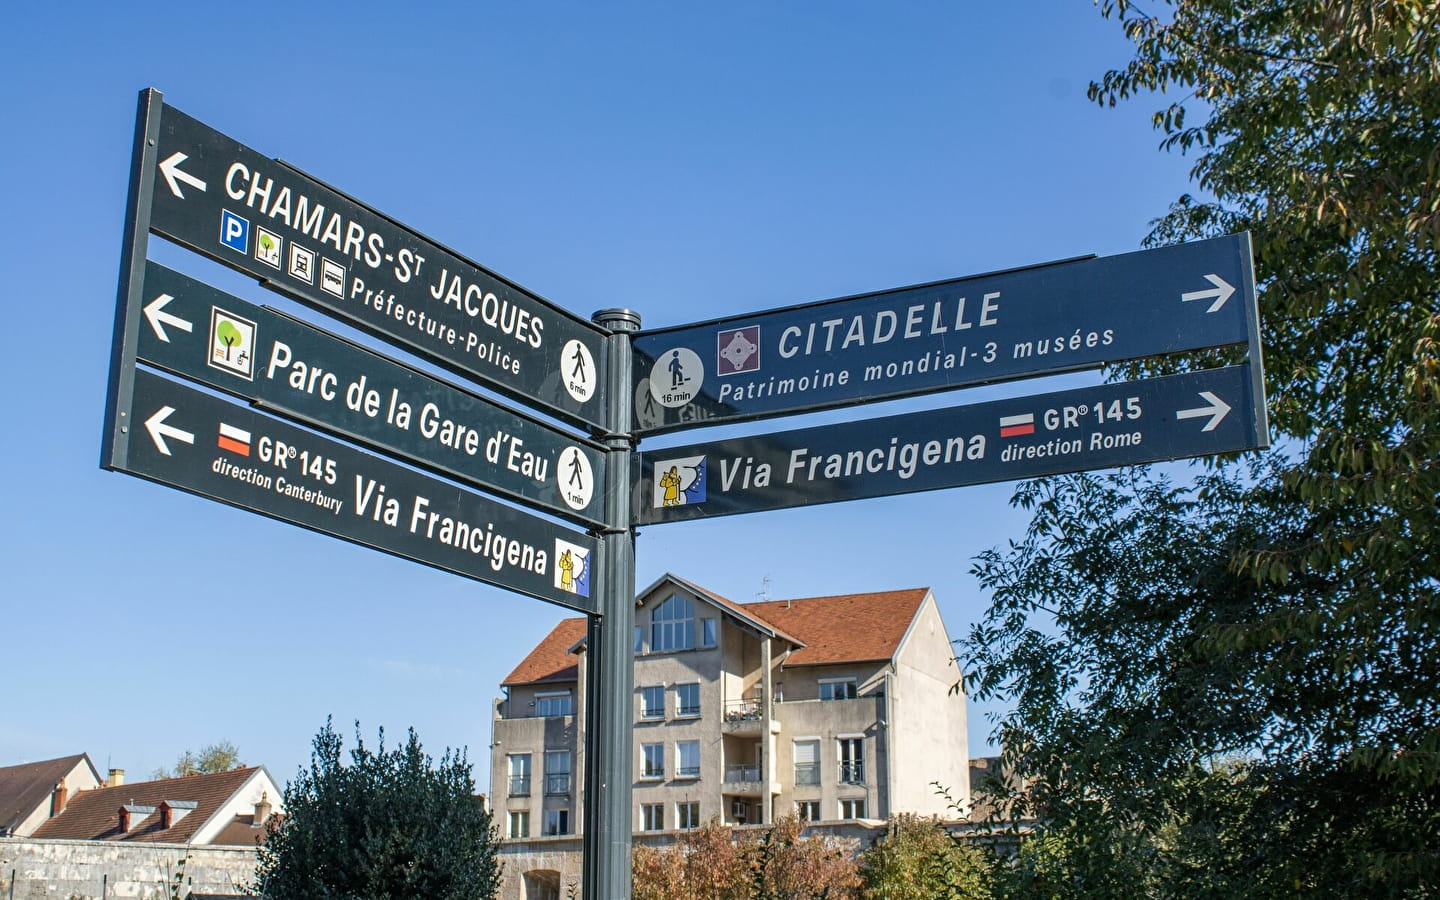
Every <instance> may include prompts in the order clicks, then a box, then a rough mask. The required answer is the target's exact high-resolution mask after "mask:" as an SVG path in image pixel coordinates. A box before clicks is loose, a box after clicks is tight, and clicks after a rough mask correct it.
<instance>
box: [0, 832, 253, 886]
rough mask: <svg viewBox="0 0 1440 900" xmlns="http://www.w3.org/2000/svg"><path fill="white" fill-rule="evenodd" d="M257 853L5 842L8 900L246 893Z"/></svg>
mask: <svg viewBox="0 0 1440 900" xmlns="http://www.w3.org/2000/svg"><path fill="white" fill-rule="evenodd" d="M256 860H257V856H256V851H255V850H253V849H248V848H244V847H187V846H186V845H184V844H131V843H116V842H114V841H37V840H34V839H31V838H0V898H4V900H11V898H13V900H41V898H45V900H119V898H125V900H165V898H169V897H172V896H176V894H175V893H173V892H174V890H175V886H176V883H177V876H180V877H181V879H182V880H181V882H180V883H181V885H182V887H181V890H180V891H179V892H178V896H180V897H182V898H183V897H186V896H188V895H189V894H190V893H192V892H193V893H196V894H211V895H214V894H218V895H227V894H228V895H242V894H244V893H245V886H246V885H248V884H249V883H250V881H251V880H252V879H253V878H254V876H255V864H256Z"/></svg>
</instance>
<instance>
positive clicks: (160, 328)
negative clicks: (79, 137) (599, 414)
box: [137, 260, 605, 526]
mask: <svg viewBox="0 0 1440 900" xmlns="http://www.w3.org/2000/svg"><path fill="white" fill-rule="evenodd" d="M142 297H143V298H146V299H147V301H148V302H146V303H145V305H144V307H143V308H144V314H145V318H146V326H147V327H144V328H142V329H141V330H140V335H139V340H138V343H137V356H138V358H139V359H141V360H143V361H145V362H147V363H150V364H152V365H155V366H159V367H160V368H162V369H166V370H168V371H171V372H174V373H176V374H178V375H183V376H185V377H186V378H189V379H191V380H193V381H198V382H200V383H202V384H206V385H209V386H210V387H214V388H218V389H220V390H222V391H225V392H227V393H230V394H234V395H236V396H239V397H244V398H246V399H247V400H253V401H255V402H256V403H258V404H260V405H261V406H262V407H265V408H267V409H270V410H275V411H278V412H281V413H284V414H285V415H287V416H289V417H291V418H295V419H299V420H300V421H302V422H305V423H307V424H311V425H314V426H316V427H318V428H321V429H323V430H325V431H329V432H332V433H335V434H338V435H340V436H342V437H347V438H353V439H355V440H358V441H359V442H361V443H363V444H365V445H367V446H370V447H373V448H375V449H377V450H383V451H386V452H389V453H391V454H393V455H395V456H397V457H398V458H400V459H401V460H403V461H405V462H408V463H411V464H414V465H418V466H421V467H423V468H427V469H430V470H432V471H435V472H439V473H441V474H444V475H449V476H450V477H452V478H458V479H460V480H461V481H465V482H468V483H470V484H473V485H476V486H478V487H482V488H486V489H489V490H494V491H498V492H500V493H502V494H504V495H506V496H508V497H510V498H512V499H516V500H520V501H522V502H525V503H530V504H533V505H536V506H539V507H541V508H542V509H544V510H546V511H548V512H553V513H556V514H558V515H561V516H564V517H566V518H568V519H572V520H574V521H577V522H580V523H581V524H584V525H589V526H595V525H600V524H603V518H604V517H603V515H602V510H601V506H602V504H603V498H604V496H605V483H604V478H605V474H604V473H605V458H604V453H603V451H602V450H601V449H600V448H599V447H598V446H596V445H595V444H592V443H591V442H589V441H586V440H582V439H580V438H578V437H575V436H572V435H570V434H568V433H567V432H565V431H564V430H562V429H560V428H557V427H554V426H551V425H547V424H545V423H543V422H540V421H539V420H537V419H533V418H531V417H529V416H525V415H523V414H522V413H520V412H517V411H515V410H512V409H509V408H507V407H505V406H502V405H500V404H497V403H494V402H492V401H490V400H487V399H485V398H483V397H480V396H477V395H475V394H472V393H470V392H468V391H463V390H461V389H459V388H457V387H453V386H451V385H449V384H446V383H444V382H442V381H439V380H438V379H435V378H432V377H430V376H428V375H425V374H423V373H421V372H417V371H416V370H414V369H412V368H410V367H409V366H405V365H402V364H400V363H399V362H396V361H395V360H393V359H390V358H388V357H385V356H381V355H380V354H377V353H374V352H372V351H369V350H366V349H364V348H362V347H359V346H356V345H355V344H352V343H350V342H349V341H346V340H343V339H341V338H338V337H334V336H332V335H329V334H326V333H325V332H323V331H320V330H318V329H316V328H313V327H311V326H310V325H307V324H305V323H303V322H300V321H298V320H296V319H292V318H290V317H289V316H285V315H282V314H280V313H278V312H275V311H274V310H271V309H266V308H264V307H259V306H255V305H253V304H250V303H247V302H245V301H244V300H241V299H240V298H239V297H235V296H233V295H231V294H227V293H225V292H223V291H220V290H217V289H216V288H213V287H211V286H209V285H207V284H203V283H202V282H199V281H196V280H195V279H193V278H190V277H189V276H187V275H182V274H181V273H179V272H176V271H174V270H172V269H168V268H166V267H165V266H162V265H160V264H159V263H157V262H154V261H153V260H147V261H146V263H145V281H144V293H143V294H142Z"/></svg>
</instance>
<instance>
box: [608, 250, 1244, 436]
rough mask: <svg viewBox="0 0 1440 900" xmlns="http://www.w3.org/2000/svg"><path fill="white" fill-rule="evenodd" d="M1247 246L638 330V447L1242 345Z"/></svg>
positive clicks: (1141, 255) (993, 277)
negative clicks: (769, 420) (700, 430)
mask: <svg viewBox="0 0 1440 900" xmlns="http://www.w3.org/2000/svg"><path fill="white" fill-rule="evenodd" d="M1254 310H1255V283H1254V275H1253V271H1252V265H1251V251H1250V238H1249V235H1247V234H1238V235H1230V236H1228V237H1223V238H1216V239H1213V240H1208V241H1197V242H1195V243H1190V244H1178V245H1175V246H1172V247H1161V248H1158V249H1155V250H1144V251H1140V252H1138V253H1126V254H1123V255H1120V256H1109V257H1103V258H1099V259H1083V260H1078V261H1071V262H1062V263H1054V264H1051V265H1044V266H1034V267H1030V268H1025V269H1016V270H1011V271H1007V272H998V273H995V274H990V275H978V276H973V277H969V278H961V279H957V280H954V281H944V282H937V283H934V284H925V285H919V286H916V287H909V288H900V289H897V290H892V291H883V292H879V293H873V294H863V295H859V296H855V297H846V298H841V299H838V300H829V301H825V302H822V303H814V304H808V305H804V306H794V307H789V308H786V309H778V310H773V311H769V312H762V313H756V314H754V315H749V316H739V317H735V318H731V319H725V320H721V321H714V322H706V323H701V324H697V325H685V326H680V327H676V328H666V329H659V330H655V331H647V332H642V333H640V334H639V335H638V336H637V337H636V338H635V340H634V348H635V363H634V370H635V383H634V403H635V423H636V426H637V431H638V432H639V433H642V434H655V433H660V432H665V431H673V430H676V429H679V428H688V427H694V426H699V425H709V424H718V423H721V422H726V421H735V420H743V419H756V418H763V417H769V416H776V415H781V414H783V413H791V412H798V411H802V410H813V409H825V408H830V407H836V406H848V405H853V404H856V403H864V402H871V401H876V400H884V399H890V398H895V397H906V396H913V395H917V394H924V393H930V392H933V391H940V390H947V389H951V388H959V387H966V386H970V385H977V384H985V383H989V382H998V381H1006V380H1011V379H1016V378H1026V377H1031V376H1036V375H1047V374H1053V373H1056V372H1065V371H1073V370H1079V369H1091V368H1096V367H1099V366H1101V365H1104V364H1106V363H1111V362H1117V361H1121V360H1128V359H1137V358H1140V357H1145V356H1155V355H1161V354H1168V353H1177V352H1182V351H1187V350H1197V349H1201V348H1205V347H1218V346H1224V345H1228V344H1239V343H1245V342H1246V341H1247V340H1248V339H1249V334H1250V324H1251V322H1252V321H1253V320H1254V315H1255V314H1254Z"/></svg>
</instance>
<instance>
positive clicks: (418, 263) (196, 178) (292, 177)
mask: <svg viewBox="0 0 1440 900" xmlns="http://www.w3.org/2000/svg"><path fill="white" fill-rule="evenodd" d="M150 155H151V156H152V157H153V159H154V160H155V163H154V165H155V166H156V169H157V170H156V171H155V172H153V173H147V179H148V178H149V177H150V176H153V185H154V186H153V189H152V191H151V194H150V197H149V198H148V199H150V200H151V201H152V206H151V209H150V228H151V229H152V230H153V231H155V232H156V233H157V234H161V235H163V236H165V237H167V238H170V239H171V240H174V241H177V242H179V243H180V244H183V245H185V246H187V247H189V248H191V249H193V250H195V251H197V252H199V253H201V254H203V255H205V256H208V257H210V258H211V259H213V260H216V261H217V262H220V263H222V264H224V265H227V266H230V267H231V268H234V269H238V270H240V271H241V272H245V273H247V274H249V275H252V276H254V277H256V278H258V279H259V280H260V282H261V283H262V284H264V285H265V286H267V287H269V288H272V289H274V290H276V291H279V292H281V293H283V294H286V295H288V296H290V297H293V298H295V299H297V300H299V301H300V302H302V303H305V304H308V305H310V306H312V307H314V308H316V309H319V310H321V311H322V312H325V313H329V314H330V315H334V316H337V317H339V318H342V319H345V320H346V321H349V322H351V323H353V324H354V325H355V326H357V327H359V328H361V329H364V330H365V331H368V332H369V333H371V334H374V335H376V336H377V337H381V338H384V339H386V340H388V341H391V342H393V343H395V344H396V345H398V346H400V347H404V348H406V349H408V350H410V351H411V352H413V353H415V354H417V355H419V356H422V357H425V358H426V359H429V360H431V361H432V362H435V363H437V364H439V365H442V366H444V367H446V368H448V369H450V370H451V371H453V372H456V373H459V374H461V375H464V376H467V377H470V378H475V379H477V380H478V381H480V382H481V383H482V384H484V385H485V386H486V387H489V388H492V389H494V390H496V391H499V392H501V393H503V394H505V395H507V396H510V397H513V398H515V399H516V400H519V401H521V402H524V403H529V404H531V405H533V406H535V407H538V408H539V409H541V410H543V411H545V412H547V413H550V414H553V415H555V416H558V417H559V418H562V419H565V420H567V421H569V422H572V423H576V424H581V425H587V426H593V427H597V428H602V429H603V428H604V426H605V421H604V419H605V415H604V413H603V410H604V409H605V405H604V398H603V397H601V396H600V394H601V393H602V390H601V387H600V386H601V385H603V384H604V383H605V367H606V355H605V353H604V352H603V349H602V348H603V346H604V342H605V334H604V332H603V331H601V330H600V329H599V328H597V327H595V326H594V325H592V324H590V323H589V322H587V321H585V320H584V319H581V318H579V317H577V316H575V315H573V314H571V313H569V312H566V311H565V310H563V309H561V308H559V307H558V306H556V305H554V304H553V303H551V302H549V301H547V300H545V299H543V298H541V297H539V296H538V295H536V294H533V293H531V292H529V291H527V290H525V289H524V288H521V287H520V286H518V285H516V284H513V283H512V282H510V281H507V280H506V279H504V278H501V277H500V276H499V275H496V274H495V273H493V272H491V271H489V270H488V269H485V268H482V267H481V266H479V265H477V264H476V263H473V262H471V261H470V260H468V259H466V258H464V257H462V256H460V255H459V254H458V253H456V252H454V251H453V250H450V249H448V248H446V247H444V246H442V245H440V244H438V243H436V242H435V241H432V240H430V239H429V238H427V237H425V236H423V235H421V234H419V233H418V232H416V231H414V230H413V229H410V228H407V227H405V226H403V225H401V224H400V223H398V222H396V221H394V220H393V219H390V218H388V217H387V216H385V215H383V214H381V213H379V212H377V211H375V210H373V209H371V208H370V207H368V206H365V205H364V204H362V203H360V202H359V201H357V200H355V199H353V198H351V197H348V196H346V195H345V194H342V193H340V192H338V191H336V190H334V189H333V188H330V187H327V186H326V185H324V184H322V183H321V182H319V181H316V180H315V179H313V178H311V177H309V176H307V175H304V174H302V173H301V172H299V171H297V170H296V169H294V168H292V167H290V166H288V165H286V164H284V163H281V162H278V161H276V160H273V159H270V158H268V157H265V156H261V155H260V154H259V153H257V152H255V151H254V150H251V149H250V148H249V147H246V146H244V145H243V144H240V143H238V142H237V141H235V140H233V139H232V138H229V137H227V136H225V135H223V134H221V133H220V132H218V131H215V130H214V129H212V128H210V127H208V126H206V125H204V124H202V123H201V122H198V121H196V120H195V119H192V118H190V117H189V116H187V115H185V114H184V113H182V112H180V111H178V110H176V109H174V108H172V107H170V106H164V107H163V109H162V111H161V117H160V126H159V137H158V147H157V148H156V149H155V150H154V152H153V154H150ZM138 163H139V161H138V160H137V164H138Z"/></svg>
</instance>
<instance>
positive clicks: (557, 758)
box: [545, 750, 570, 794]
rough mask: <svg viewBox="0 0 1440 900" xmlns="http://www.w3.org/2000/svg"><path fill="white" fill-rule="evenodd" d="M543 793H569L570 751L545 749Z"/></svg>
mask: <svg viewBox="0 0 1440 900" xmlns="http://www.w3.org/2000/svg"><path fill="white" fill-rule="evenodd" d="M545 793H547V794H568V793H570V751H569V750H547V751H545Z"/></svg>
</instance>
